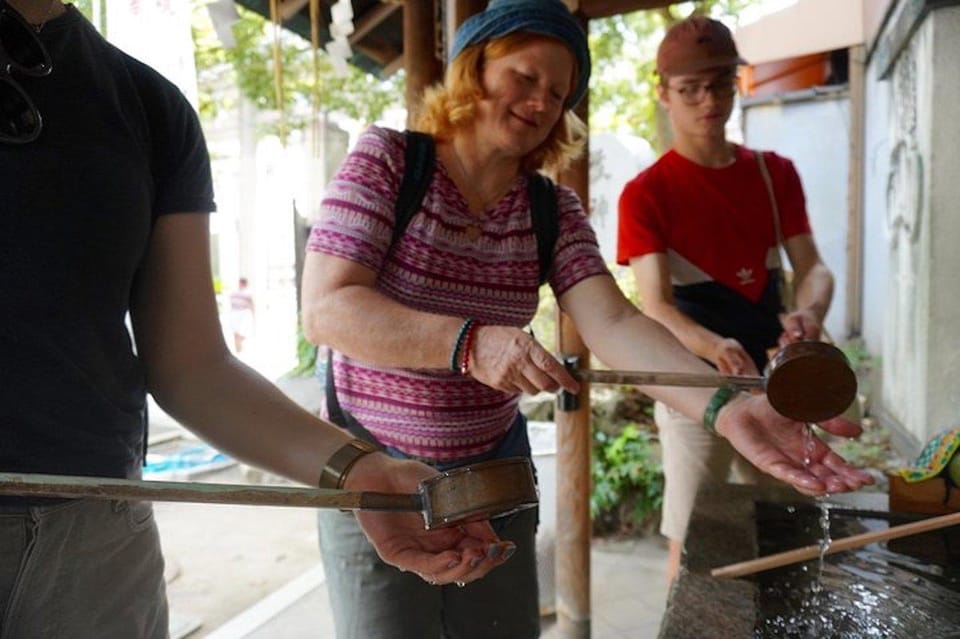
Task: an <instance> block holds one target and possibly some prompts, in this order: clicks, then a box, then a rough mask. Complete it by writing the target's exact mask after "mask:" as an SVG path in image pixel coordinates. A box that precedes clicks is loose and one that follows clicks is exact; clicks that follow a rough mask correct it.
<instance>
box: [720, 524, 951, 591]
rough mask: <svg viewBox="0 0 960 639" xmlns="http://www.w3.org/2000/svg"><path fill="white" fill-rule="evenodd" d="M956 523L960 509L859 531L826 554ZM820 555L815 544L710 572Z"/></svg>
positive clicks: (737, 573) (740, 572)
mask: <svg viewBox="0 0 960 639" xmlns="http://www.w3.org/2000/svg"><path fill="white" fill-rule="evenodd" d="M957 525H960V513H951V514H949V515H941V516H940V517H933V518H931V519H925V520H923V521H917V522H913V523H910V524H903V525H901V526H894V527H892V528H888V529H886V530H874V531H872V532H867V533H863V534H860V535H853V536H851V537H845V538H843V539H837V540H835V541H833V542H832V543H831V544H830V546H829V547H827V549H826V550H825V551H824V552H823V554H824V555H832V554H834V553H838V552H842V551H845V550H853V549H854V548H860V547H862V546H866V545H868V544H874V543H879V542H881V541H887V540H890V539H899V538H900V537H909V536H910V535H918V534H920V533H925V532H930V531H932V530H939V529H940V528H947V527H949V526H957ZM819 556H820V545H819V544H812V545H810V546H804V547H802V548H795V549H793V550H788V551H786V552H781V553H777V554H775V555H767V556H766V557H759V558H757V559H751V560H749V561H741V562H739V563H736V564H730V565H728V566H723V567H721V568H714V569H713V570H711V571H710V575H711V576H712V577H744V576H746V575H752V574H753V573H757V572H763V571H764V570H770V569H771V568H780V567H781V566H789V565H790V564H795V563H798V562H801V561H807V560H809V559H815V558H817V557H819Z"/></svg>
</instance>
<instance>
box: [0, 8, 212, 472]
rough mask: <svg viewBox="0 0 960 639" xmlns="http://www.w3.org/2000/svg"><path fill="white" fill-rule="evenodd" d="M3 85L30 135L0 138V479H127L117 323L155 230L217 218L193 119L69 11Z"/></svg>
mask: <svg viewBox="0 0 960 639" xmlns="http://www.w3.org/2000/svg"><path fill="white" fill-rule="evenodd" d="M39 37H40V38H41V40H42V41H43V43H44V44H45V45H46V47H47V48H48V50H49V51H50V55H51V58H52V60H53V72H52V73H51V74H50V75H48V76H46V77H43V78H26V77H22V76H14V78H15V79H16V81H17V82H19V83H20V84H21V85H22V86H23V88H24V90H25V91H26V92H27V94H29V95H30V96H31V98H32V99H33V100H34V102H35V104H36V106H37V107H38V109H39V111H40V113H41V116H42V118H43V131H42V132H41V134H40V137H39V138H38V139H37V140H35V141H34V142H31V143H28V144H23V145H16V144H5V143H2V142H0V363H2V364H0V470H3V471H7V472H44V473H63V474H76V475H99V476H111V477H124V476H129V475H130V474H131V473H133V472H135V471H136V468H137V466H138V464H139V463H140V462H141V455H142V449H143V437H144V420H145V412H146V409H145V406H146V401H145V400H146V395H145V386H144V373H143V370H142V367H141V364H140V362H139V360H138V359H137V357H136V354H135V350H134V348H133V345H132V340H131V337H130V334H129V332H128V329H127V324H126V318H127V312H128V309H129V303H130V299H131V295H132V291H133V290H134V288H135V287H136V286H137V274H138V270H139V268H140V266H141V264H142V263H143V260H144V257H145V254H146V251H147V247H148V243H149V239H150V232H151V228H152V225H153V223H154V222H155V221H156V218H157V217H158V216H160V215H165V214H170V213H190V212H196V213H208V212H210V211H213V210H214V203H213V186H212V179H211V174H210V164H209V156H208V154H207V150H206V145H205V143H204V139H203V135H202V132H201V130H200V125H199V122H198V120H197V117H196V114H195V113H194V111H193V109H192V108H191V106H190V104H189V103H188V102H187V101H186V99H184V97H183V95H182V94H181V93H180V91H179V90H178V89H177V88H176V87H175V86H174V85H173V84H171V83H170V82H168V81H167V80H165V79H164V78H163V77H162V76H160V75H159V74H158V73H157V72H155V71H154V70H152V69H150V68H149V67H147V66H146V65H144V64H142V63H140V62H138V61H136V60H134V59H133V58H131V57H130V56H127V55H126V54H124V53H123V52H121V51H120V50H119V49H117V48H116V47H114V46H113V45H111V44H109V43H108V42H107V41H106V40H104V39H103V38H102V37H101V36H100V35H99V34H98V33H97V32H96V30H95V29H94V28H93V27H92V25H90V23H89V22H87V20H86V19H85V18H84V17H83V16H82V15H81V14H80V13H79V12H77V10H76V9H74V8H73V7H70V6H68V11H67V13H66V14H65V15H63V16H62V17H59V18H57V19H55V20H52V21H50V22H49V23H47V25H46V26H45V28H44V29H43V31H42V32H41V33H40V34H39Z"/></svg>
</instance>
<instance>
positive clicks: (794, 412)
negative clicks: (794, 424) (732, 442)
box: [571, 341, 857, 423]
mask: <svg viewBox="0 0 960 639" xmlns="http://www.w3.org/2000/svg"><path fill="white" fill-rule="evenodd" d="M571 373H572V374H573V376H574V377H576V378H577V379H579V380H580V381H582V382H591V383H600V384H631V385H636V386H699V387H719V386H733V387H735V388H741V389H754V388H756V389H761V390H764V391H765V392H766V394H767V398H768V400H769V401H770V405H771V406H773V408H774V410H776V411H777V412H778V413H780V414H781V415H783V416H784V417H789V418H791V419H795V420H797V421H801V422H807V423H814V422H822V421H825V420H828V419H830V418H832V417H836V416H837V415H840V414H842V413H843V412H844V411H846V410H847V408H849V407H850V405H851V404H852V403H853V401H854V399H856V396H857V376H856V374H855V373H854V372H853V370H852V369H851V368H850V364H849V363H848V362H847V357H846V356H845V355H844V354H843V351H841V350H840V349H839V348H837V347H836V346H833V345H831V344H827V343H826V342H813V341H805V342H794V343H792V344H787V345H786V346H784V347H783V348H781V349H780V350H779V351H777V353H776V354H775V355H774V356H773V357H772V358H771V359H770V362H769V364H767V367H766V370H765V371H764V375H763V376H749V375H745V376H738V375H713V374H699V373H651V372H639V371H615V370H610V371H604V370H588V369H576V368H574V369H571Z"/></svg>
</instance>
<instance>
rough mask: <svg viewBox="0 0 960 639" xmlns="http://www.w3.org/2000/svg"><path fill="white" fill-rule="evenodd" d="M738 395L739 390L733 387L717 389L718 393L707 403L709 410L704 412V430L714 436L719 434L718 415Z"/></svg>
mask: <svg viewBox="0 0 960 639" xmlns="http://www.w3.org/2000/svg"><path fill="white" fill-rule="evenodd" d="M736 393H737V389H736V388H734V387H733V386H721V387H720V388H718V389H717V392H715V393H714V394H713V397H711V398H710V401H709V402H707V409H706V410H705V411H704V412H703V426H704V428H706V429H707V430H708V431H710V432H711V433H713V434H714V435H716V434H717V415H719V414H720V409H721V408H723V407H724V406H726V405H727V403H728V402H729V401H730V400H731V399H733V397H734V395H736Z"/></svg>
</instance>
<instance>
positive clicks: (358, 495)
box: [0, 457, 538, 529]
mask: <svg viewBox="0 0 960 639" xmlns="http://www.w3.org/2000/svg"><path fill="white" fill-rule="evenodd" d="M0 495H21V496H33V497H88V498H99V499H120V500H126V499H133V500H148V501H180V502H198V503H216V504H242V505H251V506H301V507H308V508H339V509H340V510H373V511H400V512H420V513H421V514H422V515H423V521H424V525H425V526H426V528H428V529H430V528H442V527H446V526H456V525H459V524H463V523H467V522H470V521H479V520H483V519H491V518H494V517H501V516H504V515H508V514H511V513H514V512H516V511H518V510H524V509H526V508H532V507H533V506H536V505H537V503H538V499H537V488H536V485H535V483H534V480H533V472H532V470H531V464H530V461H529V460H528V459H526V458H522V457H514V458H508V459H496V460H492V461H487V462H480V463H477V464H472V465H469V466H463V467H461V468H456V469H454V470H449V471H447V472H444V473H440V474H439V475H437V476H435V477H431V478H430V479H427V480H424V481H422V482H420V486H419V490H418V491H417V492H416V493H409V494H391V493H377V492H349V491H342V490H324V489H318V488H300V487H287V486H247V485H240V484H204V483H190V482H168V481H140V480H132V479H111V478H105V477H77V476H69V475H38V474H16V473H0Z"/></svg>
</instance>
